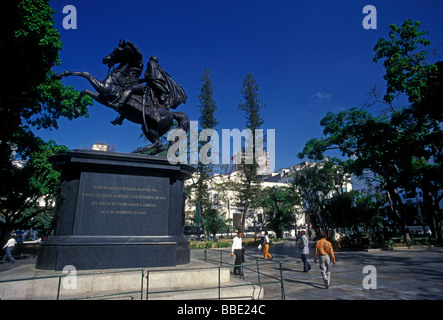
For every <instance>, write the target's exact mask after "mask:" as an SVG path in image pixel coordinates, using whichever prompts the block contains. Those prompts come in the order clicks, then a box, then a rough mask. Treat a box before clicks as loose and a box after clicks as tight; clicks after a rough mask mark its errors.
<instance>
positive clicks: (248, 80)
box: [234, 73, 264, 229]
mask: <svg viewBox="0 0 443 320" xmlns="http://www.w3.org/2000/svg"><path fill="white" fill-rule="evenodd" d="M258 90H259V88H258V85H257V83H256V81H255V78H254V76H253V75H252V74H250V73H248V74H246V76H245V78H244V79H243V87H242V89H241V93H242V95H243V100H242V101H240V103H239V105H238V109H239V110H242V111H244V112H245V118H246V128H248V129H250V130H251V131H252V134H253V140H252V141H248V144H250V145H252V146H253V147H252V149H253V155H252V163H251V164H249V163H246V161H245V162H243V163H242V164H241V165H240V177H241V182H240V183H238V184H237V185H235V186H234V190H236V192H237V194H238V199H239V202H238V204H237V205H238V206H239V207H240V208H241V213H242V221H241V229H244V227H245V221H246V215H247V214H248V212H249V210H251V209H253V208H257V207H258V206H260V203H261V199H260V198H259V196H260V193H261V188H260V183H261V179H260V177H258V176H257V168H258V164H257V161H256V157H255V151H256V150H255V145H256V144H257V143H261V144H263V142H264V141H259V142H258V141H256V140H255V139H256V137H255V130H257V129H260V127H261V126H262V125H263V123H264V120H263V117H262V115H261V114H260V111H261V110H262V109H263V108H264V104H263V103H262V102H261V101H260V99H259V97H258ZM242 151H244V150H242Z"/></svg>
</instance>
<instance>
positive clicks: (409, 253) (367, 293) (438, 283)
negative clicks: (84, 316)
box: [0, 240, 443, 300]
mask: <svg viewBox="0 0 443 320" xmlns="http://www.w3.org/2000/svg"><path fill="white" fill-rule="evenodd" d="M311 245H313V242H311ZM220 250H224V251H228V250H227V249H220ZM202 252H203V250H191V257H192V258H197V259H201V257H202ZM270 253H271V254H272V255H273V257H274V259H273V261H268V262H266V263H264V262H263V259H262V255H261V251H259V250H258V249H257V248H255V247H247V248H246V261H245V264H254V263H256V261H258V262H259V263H260V271H261V272H262V273H263V274H262V275H261V281H262V282H268V281H274V280H275V279H271V278H268V277H266V276H265V275H264V274H268V275H272V276H273V277H275V278H279V276H280V269H279V266H280V263H281V264H282V274H283V279H284V282H283V283H284V297H285V299H286V300H323V299H326V300H441V299H443V247H421V248H412V249H401V250H400V249H396V250H394V251H380V250H370V251H369V252H366V251H342V252H336V253H335V256H336V261H337V265H336V267H332V276H331V284H330V287H329V289H325V287H324V284H323V280H322V279H321V275H320V270H319V265H318V263H317V264H314V262H313V250H312V249H311V252H310V255H309V262H310V263H311V265H312V269H311V270H310V271H309V272H307V273H306V272H303V271H302V270H303V264H302V262H301V260H300V258H299V255H298V249H297V246H296V243H295V241H293V240H288V241H283V242H279V243H275V244H272V245H271V248H270ZM216 256H217V255H216ZM223 259H224V260H225V262H227V263H233V262H234V258H231V257H230V255H229V254H228V252H226V255H225V256H224V258H223ZM33 263H35V260H34V259H23V260H17V262H16V263H15V264H10V263H6V264H1V265H0V272H3V271H6V270H11V269H14V268H16V267H18V266H22V265H24V264H33ZM367 265H372V266H374V267H375V270H376V281H377V282H376V284H377V288H376V289H365V288H364V287H363V279H364V278H365V276H367V275H368V274H367V273H363V268H364V267H365V266H367ZM251 268H252V267H251ZM11 271H12V270H11ZM231 276H232V277H234V276H233V275H231ZM245 280H246V281H249V282H251V283H256V282H257V274H256V273H254V272H252V271H248V270H246V271H245ZM263 286H264V289H265V295H264V299H268V300H280V299H281V297H282V296H281V285H280V283H272V284H264V285H263Z"/></svg>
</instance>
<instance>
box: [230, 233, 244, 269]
mask: <svg viewBox="0 0 443 320" xmlns="http://www.w3.org/2000/svg"><path fill="white" fill-rule="evenodd" d="M242 237H243V234H242V233H241V232H240V231H239V232H238V233H237V236H236V237H234V239H232V246H231V257H234V256H235V262H234V275H240V276H242V275H243V270H242V267H241V264H242V263H243V260H244V257H243V246H242Z"/></svg>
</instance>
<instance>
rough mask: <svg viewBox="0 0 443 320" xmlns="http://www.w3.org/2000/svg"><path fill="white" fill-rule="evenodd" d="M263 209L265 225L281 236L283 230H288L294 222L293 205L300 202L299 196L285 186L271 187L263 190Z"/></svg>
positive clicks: (278, 236)
mask: <svg viewBox="0 0 443 320" xmlns="http://www.w3.org/2000/svg"><path fill="white" fill-rule="evenodd" d="M263 193H264V195H263V203H262V205H263V209H264V211H265V221H266V225H267V226H268V227H270V228H271V229H272V230H274V232H275V233H276V236H277V238H282V237H283V231H284V230H289V229H290V228H291V227H292V226H293V224H294V223H295V222H296V216H295V213H294V206H295V205H297V204H299V203H300V197H299V196H298V194H297V193H296V192H294V190H292V189H290V188H285V187H271V188H267V189H265V190H264V192H263Z"/></svg>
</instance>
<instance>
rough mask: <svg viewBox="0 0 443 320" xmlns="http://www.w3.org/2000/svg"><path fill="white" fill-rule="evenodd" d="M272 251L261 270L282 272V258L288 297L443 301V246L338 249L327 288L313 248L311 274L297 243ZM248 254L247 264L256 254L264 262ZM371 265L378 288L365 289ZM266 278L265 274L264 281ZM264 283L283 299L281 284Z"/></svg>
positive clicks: (273, 247)
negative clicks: (356, 249) (365, 268)
mask: <svg viewBox="0 0 443 320" xmlns="http://www.w3.org/2000/svg"><path fill="white" fill-rule="evenodd" d="M311 245H313V242H311ZM270 253H271V254H272V255H273V257H274V259H273V261H272V262H269V261H268V262H267V263H266V264H265V265H260V269H261V271H262V272H263V273H269V274H273V275H274V276H276V277H277V276H279V274H280V271H279V263H278V262H280V263H282V270H283V272H282V274H283V279H284V292H285V299H286V300H296V299H302V300H323V299H326V300H441V299H443V247H420V248H411V249H406V248H405V249H395V250H389V251H385V250H369V251H351V250H349V251H346V250H344V251H342V252H336V253H335V256H336V262H337V264H336V267H332V274H331V284H330V287H329V289H326V288H325V286H324V283H323V280H322V278H321V275H320V270H319V265H318V262H317V264H314V262H313V259H314V255H313V249H311V250H310V254H309V262H310V264H311V266H312V269H311V270H310V271H309V272H303V263H302V262H301V260H300V258H299V255H298V250H297V246H296V243H295V241H292V240H289V241H284V242H281V243H276V244H272V245H271V248H270ZM246 254H247V257H246V261H245V263H251V262H253V261H254V258H255V257H259V258H260V260H259V261H262V260H263V259H261V252H260V251H258V249H256V248H252V247H248V248H247V249H246ZM248 260H249V261H248ZM251 260H252V261H251ZM368 265H372V266H374V267H375V271H376V289H365V288H364V287H363V280H364V278H365V277H366V276H368V275H370V273H369V272H366V273H363V268H364V267H365V266H368ZM248 278H249V279H248ZM256 278H257V277H256V275H253V274H251V273H248V272H246V273H245V280H250V281H255V282H256V281H257V280H256ZM265 278H266V277H264V276H262V280H263V281H264V280H265ZM373 284H374V283H373ZM264 287H265V296H264V298H265V299H270V300H274V299H281V288H280V286H279V285H276V284H270V285H264Z"/></svg>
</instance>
